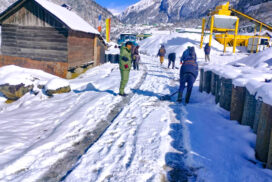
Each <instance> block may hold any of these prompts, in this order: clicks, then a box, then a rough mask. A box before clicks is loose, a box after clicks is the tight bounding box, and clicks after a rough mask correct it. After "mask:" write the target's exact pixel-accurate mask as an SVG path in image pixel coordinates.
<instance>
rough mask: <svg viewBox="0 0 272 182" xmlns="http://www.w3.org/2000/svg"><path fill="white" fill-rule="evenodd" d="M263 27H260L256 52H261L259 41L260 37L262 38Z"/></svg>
mask: <svg viewBox="0 0 272 182" xmlns="http://www.w3.org/2000/svg"><path fill="white" fill-rule="evenodd" d="M262 27H263V24H261V25H260V32H259V36H258V39H257V40H258V41H257V46H256V52H259V40H260V36H261V32H262Z"/></svg>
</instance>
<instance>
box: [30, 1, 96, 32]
mask: <svg viewBox="0 0 272 182" xmlns="http://www.w3.org/2000/svg"><path fill="white" fill-rule="evenodd" d="M35 1H36V2H37V3H38V4H40V5H41V6H42V7H44V8H45V9H46V10H47V11H49V12H50V13H52V14H53V15H55V16H56V17H57V18H59V19H60V20H61V21H62V22H63V23H65V24H66V25H67V26H68V27H69V28H71V29H72V30H76V31H81V32H86V33H94V34H100V33H99V32H98V31H97V30H96V29H95V28H93V27H92V26H91V25H90V24H89V23H87V22H86V21H85V20H83V19H82V18H81V17H80V16H78V15H77V14H76V13H74V12H72V11H69V10H68V9H67V8H64V7H62V6H59V5H57V4H54V3H52V2H49V1H47V0H35Z"/></svg>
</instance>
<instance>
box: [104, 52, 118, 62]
mask: <svg viewBox="0 0 272 182" xmlns="http://www.w3.org/2000/svg"><path fill="white" fill-rule="evenodd" d="M105 58H106V62H111V63H119V55H118V54H106V55H105Z"/></svg>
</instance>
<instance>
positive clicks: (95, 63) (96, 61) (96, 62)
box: [94, 35, 99, 66]
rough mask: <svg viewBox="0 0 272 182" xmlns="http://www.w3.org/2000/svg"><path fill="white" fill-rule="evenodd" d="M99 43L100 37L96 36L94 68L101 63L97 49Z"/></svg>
mask: <svg viewBox="0 0 272 182" xmlns="http://www.w3.org/2000/svg"><path fill="white" fill-rule="evenodd" d="M97 41H98V37H97V35H95V36H94V66H97V65H98V64H99V63H98V62H99V60H98V49H97V45H98V44H97Z"/></svg>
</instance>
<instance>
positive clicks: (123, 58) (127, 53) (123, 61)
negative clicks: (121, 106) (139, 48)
mask: <svg viewBox="0 0 272 182" xmlns="http://www.w3.org/2000/svg"><path fill="white" fill-rule="evenodd" d="M131 48H132V42H130V41H128V42H127V43H126V45H125V47H124V46H123V47H121V50H120V58H119V69H120V73H121V83H120V90H119V95H121V96H127V94H125V87H126V85H127V82H128V79H129V72H130V69H131V64H132V56H131Z"/></svg>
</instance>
